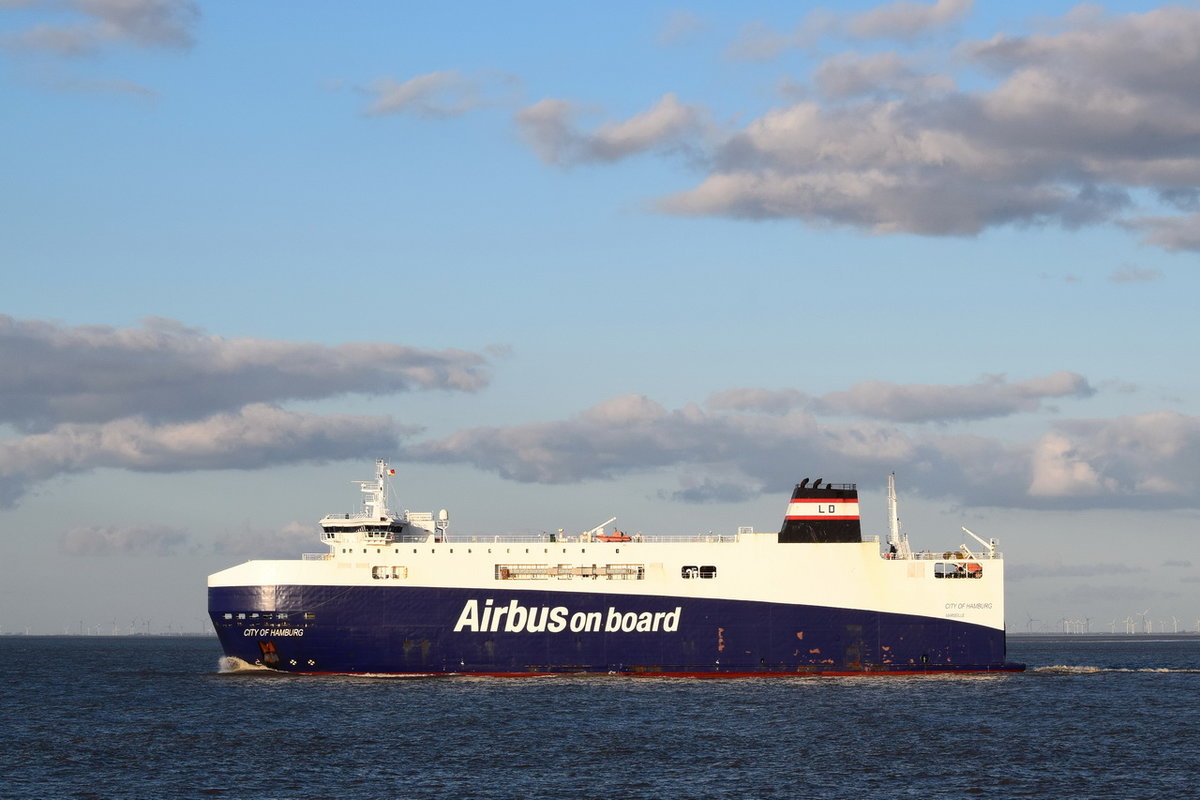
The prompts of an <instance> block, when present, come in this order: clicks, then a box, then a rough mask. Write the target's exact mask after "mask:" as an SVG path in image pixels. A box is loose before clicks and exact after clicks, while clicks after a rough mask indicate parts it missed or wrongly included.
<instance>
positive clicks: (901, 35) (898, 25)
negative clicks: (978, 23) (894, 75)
mask: <svg viewBox="0 0 1200 800" xmlns="http://www.w3.org/2000/svg"><path fill="white" fill-rule="evenodd" d="M974 4H975V0H936V2H934V3H915V2H912V1H911V0H897V2H894V3H888V4H886V5H882V6H879V7H878V8H873V9H871V10H870V11H864V12H863V13H861V14H856V15H854V16H852V17H850V18H849V19H848V20H847V22H846V30H847V32H849V34H850V35H852V36H856V37H859V38H864V39H883V38H892V39H915V38H917V37H919V36H923V35H925V34H927V33H929V32H931V31H935V30H939V29H941V28H944V27H946V26H947V25H952V24H954V23H957V22H959V21H961V20H962V19H964V18H966V16H967V15H968V14H969V13H970V12H971V8H972V6H973V5H974Z"/></svg>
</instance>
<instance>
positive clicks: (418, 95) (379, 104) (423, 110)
mask: <svg viewBox="0 0 1200 800" xmlns="http://www.w3.org/2000/svg"><path fill="white" fill-rule="evenodd" d="M515 82H516V81H515V79H514V78H513V77H512V76H509V75H499V74H489V75H480V76H472V77H468V76H466V75H463V74H462V73H460V72H459V71H458V70H453V69H452V70H443V71H440V72H429V73H426V74H424V75H417V76H416V77H413V78H409V79H408V80H405V81H396V80H394V79H392V78H381V79H380V80H377V81H375V82H374V83H373V84H371V85H370V86H369V87H368V90H367V91H368V93H369V94H370V95H371V96H372V97H373V100H372V102H371V105H370V106H368V107H367V109H366V111H365V112H364V113H366V114H367V115H368V116H384V115H387V114H413V115H416V116H419V117H426V118H433V119H441V118H447V117H458V116H462V115H463V114H466V113H467V112H469V111H474V110H476V109H479V108H484V107H487V106H490V105H494V104H496V103H499V102H501V98H502V97H506V96H507V94H508V92H509V91H510V89H511V87H512V86H513V85H514V84H515Z"/></svg>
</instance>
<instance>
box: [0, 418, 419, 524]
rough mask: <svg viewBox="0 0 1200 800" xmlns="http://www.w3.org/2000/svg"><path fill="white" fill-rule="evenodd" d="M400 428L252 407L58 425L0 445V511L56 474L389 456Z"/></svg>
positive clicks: (383, 421) (387, 421) (387, 422)
mask: <svg viewBox="0 0 1200 800" xmlns="http://www.w3.org/2000/svg"><path fill="white" fill-rule="evenodd" d="M415 431H416V429H415V428H405V427H403V426H400V425H398V424H396V423H395V422H394V421H392V420H391V418H389V417H368V416H354V415H342V414H325V415H320V414H308V413H301V412H296V411H287V410H284V409H281V408H277V407H275V406H269V405H264V404H251V405H248V406H245V407H244V408H242V409H239V410H238V411H236V412H229V413H222V414H216V415H213V416H211V417H207V418H204V419H199V420H195V421H189V422H183V423H174V424H154V423H150V422H148V421H147V420H145V419H144V418H141V417H126V418H123V419H118V420H113V421H110V422H105V423H102V424H77V423H70V424H63V425H58V426H56V427H54V428H52V429H51V430H49V431H47V432H45V433H36V434H31V435H28V436H24V437H21V438H18V439H12V440H3V441H0V505H11V504H13V503H15V502H16V501H17V500H18V499H19V498H20V496H21V495H22V494H24V493H25V492H26V491H28V489H29V488H30V487H31V486H33V485H34V484H36V483H39V482H42V481H45V480H48V479H50V478H52V477H54V476H55V475H59V474H63V473H70V472H83V471H86V470H89V469H94V468H98V467H112V468H117V469H129V470H139V471H152V472H178V471H184V470H199V469H258V468H262V467H267V466H272V465H277V464H284V463H295V462H299V461H312V462H323V461H329V460H337V459H341V458H351V457H361V456H362V455H363V454H364V453H375V452H378V451H379V448H381V447H382V448H384V449H390V448H391V447H394V446H395V443H396V442H397V440H398V439H399V437H400V436H403V435H409V434H412V433H414V432H415Z"/></svg>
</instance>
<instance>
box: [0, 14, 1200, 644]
mask: <svg viewBox="0 0 1200 800" xmlns="http://www.w3.org/2000/svg"><path fill="white" fill-rule="evenodd" d="M0 102H2V104H3V108H4V113H3V114H0V137H2V139H0V141H2V142H3V149H2V151H0V537H3V540H4V541H3V543H4V545H5V548H6V556H5V557H4V558H3V559H0V633H14V632H23V631H29V632H30V633H63V632H68V633H80V632H84V633H88V632H91V633H112V632H114V631H117V632H122V633H127V632H130V631H134V632H142V633H146V632H150V633H168V632H183V631H201V630H206V629H207V625H208V623H207V620H206V612H205V578H206V576H207V575H208V574H209V573H211V572H215V571H217V570H219V569H222V568H224V567H227V566H231V565H233V564H236V563H240V562H241V561H244V560H247V559H250V558H258V557H297V556H298V555H299V554H300V553H303V552H319V551H321V550H322V546H321V545H320V543H319V542H318V539H317V532H318V529H317V526H316V520H317V519H319V518H320V517H321V516H323V515H325V514H327V513H334V512H337V513H342V512H347V511H351V510H355V509H356V508H357V507H358V504H359V496H358V493H357V490H356V487H355V486H354V485H353V484H352V483H351V481H353V480H360V479H367V478H370V477H371V476H372V474H373V462H374V460H375V459H376V458H386V459H387V460H389V461H390V462H391V463H392V464H393V466H395V467H396V471H397V476H396V479H395V480H396V484H395V497H396V499H395V502H394V503H393V505H394V506H396V507H398V508H411V509H412V510H414V511H417V510H436V509H440V508H446V509H448V510H449V512H450V522H451V525H450V531H451V533H459V534H480V535H492V534H499V533H506V532H514V533H531V532H533V533H536V532H539V531H547V530H555V529H558V528H564V529H566V530H568V531H581V530H586V529H589V528H591V527H593V526H595V525H597V524H599V523H600V522H603V521H604V520H606V519H608V518H609V517H612V516H616V517H617V518H618V520H619V523H618V524H619V525H620V526H621V527H622V529H624V530H629V531H642V532H646V533H666V532H669V533H688V532H707V531H710V530H712V531H730V532H731V531H733V530H735V529H736V528H737V527H738V526H743V525H750V526H753V527H755V528H756V529H757V530H776V529H778V526H779V525H780V522H781V519H782V516H783V513H784V511H785V509H786V504H787V500H788V498H789V497H790V491H791V487H792V486H793V485H794V484H795V483H797V482H798V481H799V480H801V479H802V478H805V477H810V478H815V477H823V478H824V479H826V480H829V481H834V482H853V483H856V484H857V485H858V487H859V490H860V495H861V501H862V504H861V507H862V516H863V526H864V532H865V533H866V534H868V535H875V534H878V535H881V536H882V535H886V532H887V519H886V499H885V489H886V482H887V476H888V475H889V474H890V473H895V475H896V483H897V487H898V491H899V494H900V515H901V521H902V526H903V528H904V530H905V531H906V532H907V533H908V535H909V537H910V541H911V543H912V546H913V547H914V549H917V550H921V549H929V550H944V549H951V548H954V547H956V546H957V545H959V544H961V543H963V542H964V541H965V542H966V543H968V544H970V543H972V542H973V540H971V539H969V537H966V535H965V534H963V533H962V532H961V530H960V526H964V525H965V526H966V527H968V528H970V529H971V530H972V531H974V532H975V533H977V534H979V535H981V536H983V537H985V538H996V539H997V540H998V541H999V543H1000V549H1001V550H1002V552H1003V553H1004V554H1005V558H1006V565H1007V572H1008V584H1007V608H1008V614H1007V617H1008V626H1009V629H1010V631H1013V632H1025V631H1055V630H1058V631H1061V630H1063V628H1064V625H1065V624H1068V625H1069V624H1071V623H1064V620H1076V621H1080V623H1082V624H1084V625H1086V626H1088V627H1090V629H1091V630H1093V631H1103V632H1107V631H1109V630H1111V629H1115V630H1117V631H1118V632H1120V631H1124V630H1126V628H1127V625H1130V624H1132V625H1133V626H1134V627H1136V628H1137V630H1139V631H1143V630H1146V628H1147V625H1149V626H1150V627H1151V628H1152V629H1153V630H1154V631H1160V630H1162V629H1163V628H1164V626H1165V628H1166V629H1168V630H1170V629H1172V628H1173V627H1175V626H1178V628H1179V629H1180V630H1183V629H1188V630H1196V629H1197V627H1198V626H1200V552H1198V553H1193V551H1192V548H1193V547H1200V537H1198V536H1197V534H1198V533H1200V373H1198V371H1197V370H1196V368H1195V364H1196V356H1195V352H1194V351H1195V348H1196V344H1197V341H1198V339H1200V336H1198V334H1200V321H1198V319H1197V316H1198V315H1197V303H1196V300H1195V298H1196V297H1197V296H1198V295H1200V270H1198V264H1197V258H1198V256H1200V3H1196V2H1183V3H1179V4H1175V5H1156V4H1153V3H1149V2H1109V3H1099V4H1082V5H1080V4H1074V3H1066V2H1056V0H1041V1H1040V2H1037V3H1033V2H1006V3H992V2H974V3H973V2H971V0H937V1H936V2H918V1H916V0H903V1H901V2H882V3H878V2H842V3H837V4H829V5H820V4H817V3H804V2H788V3H783V2H756V0H747V1H746V2H742V3H738V4H729V3H718V2H696V3H669V4H664V3H659V2H654V1H653V0H649V1H648V2H638V3H625V2H617V3H603V4H567V5H564V4H562V3H548V2H547V3H536V2H529V3H517V4H476V3H453V2H452V3H439V4H408V3H392V2H369V1H368V2H358V3H353V4H344V5H342V6H339V7H337V8H332V7H330V6H329V5H328V4H325V3H315V2H305V1H304V0H301V1H299V2H297V1H295V0H289V2H278V1H276V0H263V2H256V3H211V4H205V3H197V2H191V0H0ZM1074 625H1075V627H1078V626H1079V623H1074Z"/></svg>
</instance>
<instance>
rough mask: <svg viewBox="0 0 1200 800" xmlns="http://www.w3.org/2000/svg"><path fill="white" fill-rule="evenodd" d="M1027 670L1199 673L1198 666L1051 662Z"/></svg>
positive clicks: (1082, 673) (1105, 672)
mask: <svg viewBox="0 0 1200 800" xmlns="http://www.w3.org/2000/svg"><path fill="white" fill-rule="evenodd" d="M1029 671H1030V672H1034V673H1037V674H1040V675H1105V674H1113V673H1128V674H1133V673H1161V674H1176V673H1180V674H1188V673H1196V674H1200V667H1092V666H1072V665H1068V664H1053V665H1050V666H1045V667H1030V669H1029Z"/></svg>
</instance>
